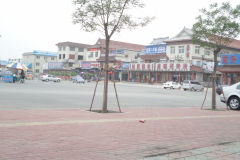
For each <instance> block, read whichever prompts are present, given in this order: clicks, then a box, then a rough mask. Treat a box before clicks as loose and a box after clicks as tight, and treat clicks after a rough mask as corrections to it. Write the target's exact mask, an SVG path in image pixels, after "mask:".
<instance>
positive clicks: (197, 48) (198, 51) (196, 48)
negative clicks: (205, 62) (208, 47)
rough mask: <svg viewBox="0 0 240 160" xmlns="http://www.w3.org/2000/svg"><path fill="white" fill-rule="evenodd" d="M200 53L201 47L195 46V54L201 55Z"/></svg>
mask: <svg viewBox="0 0 240 160" xmlns="http://www.w3.org/2000/svg"><path fill="white" fill-rule="evenodd" d="M199 53H200V46H195V54H199Z"/></svg>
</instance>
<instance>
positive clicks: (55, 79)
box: [41, 74, 61, 82]
mask: <svg viewBox="0 0 240 160" xmlns="http://www.w3.org/2000/svg"><path fill="white" fill-rule="evenodd" d="M41 80H42V81H46V82H48V81H53V82H60V81H61V78H58V77H56V76H53V75H48V74H44V75H41Z"/></svg>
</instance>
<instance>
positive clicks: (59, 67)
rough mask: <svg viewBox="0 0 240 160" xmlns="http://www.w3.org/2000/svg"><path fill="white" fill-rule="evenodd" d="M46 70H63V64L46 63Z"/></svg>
mask: <svg viewBox="0 0 240 160" xmlns="http://www.w3.org/2000/svg"><path fill="white" fill-rule="evenodd" d="M45 68H46V69H63V63H62V62H48V68H47V67H45Z"/></svg>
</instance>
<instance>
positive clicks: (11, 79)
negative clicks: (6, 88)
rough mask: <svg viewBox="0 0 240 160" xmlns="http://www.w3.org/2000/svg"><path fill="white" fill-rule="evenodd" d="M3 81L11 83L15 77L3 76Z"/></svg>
mask: <svg viewBox="0 0 240 160" xmlns="http://www.w3.org/2000/svg"><path fill="white" fill-rule="evenodd" d="M2 81H3V82H9V83H11V82H13V76H9V75H2Z"/></svg>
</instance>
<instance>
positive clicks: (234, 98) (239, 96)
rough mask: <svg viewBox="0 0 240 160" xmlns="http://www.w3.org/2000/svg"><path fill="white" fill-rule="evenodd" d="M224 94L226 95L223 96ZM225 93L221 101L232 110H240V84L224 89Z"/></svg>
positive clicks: (221, 96)
mask: <svg viewBox="0 0 240 160" xmlns="http://www.w3.org/2000/svg"><path fill="white" fill-rule="evenodd" d="M223 93H224V95H223ZM223 93H222V94H221V95H220V100H221V101H222V102H224V103H226V102H227V105H228V106H229V107H230V109H232V110H239V109H240V82H238V83H236V84H233V85H231V86H226V87H223Z"/></svg>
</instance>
